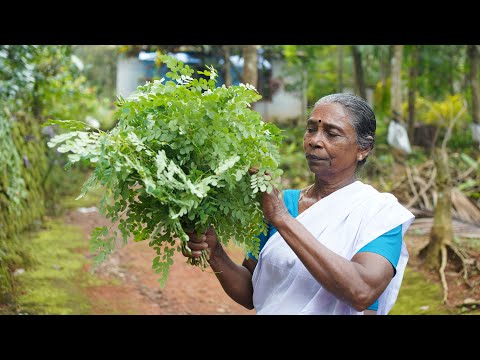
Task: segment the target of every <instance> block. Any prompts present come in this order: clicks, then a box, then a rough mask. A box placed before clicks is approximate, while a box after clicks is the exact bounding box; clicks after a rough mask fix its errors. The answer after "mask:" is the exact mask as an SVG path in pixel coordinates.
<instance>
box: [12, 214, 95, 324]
mask: <svg viewBox="0 0 480 360" xmlns="http://www.w3.org/2000/svg"><path fill="white" fill-rule="evenodd" d="M23 242H24V243H26V244H28V245H27V246H28V248H29V253H31V254H32V255H33V257H34V260H35V261H34V262H33V263H32V264H26V265H23V266H21V267H22V268H24V269H25V272H24V273H23V274H22V275H19V276H16V277H15V290H16V293H17V294H16V295H17V297H16V304H15V305H16V306H15V309H14V310H15V313H17V314H18V313H21V314H33V315H79V314H89V313H90V306H91V304H90V301H89V299H88V297H87V296H86V293H85V287H86V286H92V285H97V284H98V283H99V282H101V281H99V280H97V279H96V278H95V277H93V276H92V275H91V274H89V273H88V272H85V271H84V270H83V269H84V266H85V263H86V260H85V256H84V253H85V252H86V251H87V246H86V243H85V239H84V237H83V232H82V230H81V229H80V228H78V227H76V226H71V225H65V224H63V223H62V222H61V221H58V220H47V221H46V222H45V223H44V224H43V226H42V229H41V231H38V232H32V233H28V234H24V235H23Z"/></svg>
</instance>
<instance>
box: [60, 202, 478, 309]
mask: <svg viewBox="0 0 480 360" xmlns="http://www.w3.org/2000/svg"><path fill="white" fill-rule="evenodd" d="M64 218H65V222H66V223H68V224H73V225H76V226H80V227H81V228H82V229H83V234H84V238H85V244H86V245H88V241H89V236H90V232H91V230H92V229H93V228H94V227H96V226H103V225H108V224H109V222H108V221H107V220H106V219H105V218H103V217H101V216H100V215H99V214H98V212H90V213H81V212H79V211H77V210H70V211H69V212H67V213H66V214H65V217H64ZM427 230H428V229H427V228H425V221H420V222H418V224H417V223H414V225H412V229H411V231H410V235H409V236H407V237H406V238H405V241H406V243H407V247H408V249H409V253H410V254H411V256H410V259H409V267H411V268H412V269H414V270H415V271H417V272H422V273H423V274H424V275H425V276H426V277H427V278H429V279H430V281H432V282H435V283H440V279H439V277H438V273H437V272H427V271H426V270H425V269H424V268H423V267H422V266H421V262H420V261H419V259H418V258H417V256H416V254H417V252H418V250H419V249H420V248H421V247H422V246H423V245H424V244H425V242H426V241H428V239H427V235H428V231H427ZM226 251H227V252H228V253H229V254H230V255H231V257H232V258H233V259H234V260H235V261H236V262H237V263H241V261H242V258H243V254H242V252H241V250H240V249H238V248H236V247H233V245H232V247H231V248H228V249H226ZM154 254H155V253H154V251H153V250H152V249H151V248H150V247H149V246H148V242H146V241H143V242H139V243H130V244H128V245H126V246H125V247H123V248H120V249H118V250H116V251H115V252H114V253H112V254H111V255H110V256H109V257H108V259H107V260H106V261H105V262H104V263H103V264H102V265H101V266H100V267H99V268H98V269H97V270H96V275H97V276H98V277H99V278H101V279H103V280H105V281H104V282H103V284H102V285H91V286H88V287H87V288H86V292H87V295H88V297H89V299H90V303H91V306H92V314H138V315H155V314H158V315H181V314H198V315H214V314H217V315H228V314H240V315H254V314H255V310H247V309H245V308H243V307H242V306H240V305H238V304H237V303H235V302H234V301H233V300H231V299H230V298H229V297H228V296H227V295H226V294H225V292H224V291H223V289H222V288H221V286H220V284H219V282H218V281H217V279H216V277H215V275H214V274H213V273H211V272H210V271H211V270H206V271H203V272H202V271H201V269H199V268H197V267H193V266H191V265H188V264H186V263H185V261H186V258H185V257H183V256H182V255H181V254H178V253H177V254H175V256H174V264H173V265H172V266H171V268H170V274H169V276H168V280H167V284H166V286H165V288H164V289H161V288H160V285H159V284H158V282H157V275H156V274H155V273H154V271H153V270H152V268H151V264H152V260H153V257H154ZM471 255H472V259H475V258H476V261H477V268H478V264H480V260H479V259H480V258H479V256H480V253H479V252H478V250H477V251H476V252H474V253H472V254H471ZM85 256H86V257H90V256H91V255H90V253H89V252H88V251H87V250H85ZM84 270H85V271H89V270H90V267H89V266H88V265H87V266H85V269H84ZM460 271H461V269H458V268H457V269H455V268H454V267H453V266H452V265H451V264H449V266H447V269H446V277H447V281H448V283H449V296H448V297H449V306H448V307H449V308H451V309H455V308H458V307H459V306H461V304H462V303H463V302H464V301H465V300H466V299H468V300H470V301H472V300H475V301H478V299H479V296H480V287H479V286H478V284H479V282H480V272H475V271H474V272H473V273H470V274H469V282H468V284H467V283H465V282H464V281H460V278H461V273H460Z"/></svg>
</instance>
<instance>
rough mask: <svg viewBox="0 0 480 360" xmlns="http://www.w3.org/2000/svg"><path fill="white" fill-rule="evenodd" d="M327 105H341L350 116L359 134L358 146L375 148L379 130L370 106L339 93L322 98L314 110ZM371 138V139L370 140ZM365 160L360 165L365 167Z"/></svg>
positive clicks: (361, 100)
mask: <svg viewBox="0 0 480 360" xmlns="http://www.w3.org/2000/svg"><path fill="white" fill-rule="evenodd" d="M327 103H339V104H340V105H342V106H343V107H344V108H345V109H346V110H347V111H348V113H349V114H350V121H351V123H352V125H353V128H354V129H355V132H356V134H357V144H358V146H359V147H360V148H361V149H367V148H370V150H372V149H373V147H374V146H375V130H376V128H377V120H376V119H375V113H374V112H373V109H372V108H371V107H370V105H369V104H368V103H367V102H366V101H365V100H363V99H362V98H361V97H359V96H357V95H354V94H350V93H338V94H330V95H326V96H324V97H322V98H321V99H320V100H318V101H317V102H316V103H315V105H314V108H315V107H317V105H320V104H327ZM369 136H371V139H370V138H369ZM367 157H368V156H366V157H365V159H363V160H361V161H359V162H358V163H359V165H363V164H364V163H365V161H366V160H367Z"/></svg>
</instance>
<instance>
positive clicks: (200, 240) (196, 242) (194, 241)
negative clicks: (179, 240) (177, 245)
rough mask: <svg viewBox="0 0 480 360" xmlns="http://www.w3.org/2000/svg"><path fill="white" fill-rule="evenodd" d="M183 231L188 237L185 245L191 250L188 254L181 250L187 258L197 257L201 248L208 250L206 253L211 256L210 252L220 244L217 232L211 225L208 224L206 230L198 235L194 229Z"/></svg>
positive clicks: (200, 252)
mask: <svg viewBox="0 0 480 360" xmlns="http://www.w3.org/2000/svg"><path fill="white" fill-rule="evenodd" d="M185 232H186V234H187V235H188V238H189V241H188V243H187V245H188V247H189V248H190V249H191V250H192V252H191V253H190V254H189V253H186V252H184V251H182V254H183V256H186V257H189V258H199V257H200V255H201V254H202V250H208V253H209V255H210V257H211V256H212V252H213V251H214V250H215V249H217V248H218V247H219V246H220V243H219V241H218V238H217V234H216V233H215V229H214V228H213V227H212V226H210V227H209V228H208V229H207V231H206V232H205V233H203V234H201V235H200V236H198V235H197V233H196V232H195V231H191V230H188V231H187V230H186V231H185Z"/></svg>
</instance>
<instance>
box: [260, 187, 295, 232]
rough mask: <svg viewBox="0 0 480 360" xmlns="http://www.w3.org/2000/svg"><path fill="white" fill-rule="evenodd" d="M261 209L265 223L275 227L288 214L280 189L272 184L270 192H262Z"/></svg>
mask: <svg viewBox="0 0 480 360" xmlns="http://www.w3.org/2000/svg"><path fill="white" fill-rule="evenodd" d="M262 209H263V216H264V217H265V220H266V221H267V223H269V224H271V225H273V226H275V227H277V224H278V223H279V222H281V221H283V219H285V217H286V216H289V212H288V210H287V207H286V206H285V203H284V202H283V199H282V197H281V194H280V191H279V190H278V189H277V188H276V187H275V186H273V189H272V192H271V193H270V194H268V193H267V192H264V193H262Z"/></svg>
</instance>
